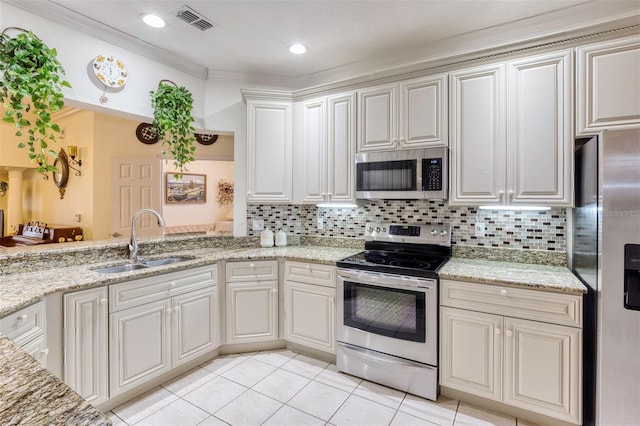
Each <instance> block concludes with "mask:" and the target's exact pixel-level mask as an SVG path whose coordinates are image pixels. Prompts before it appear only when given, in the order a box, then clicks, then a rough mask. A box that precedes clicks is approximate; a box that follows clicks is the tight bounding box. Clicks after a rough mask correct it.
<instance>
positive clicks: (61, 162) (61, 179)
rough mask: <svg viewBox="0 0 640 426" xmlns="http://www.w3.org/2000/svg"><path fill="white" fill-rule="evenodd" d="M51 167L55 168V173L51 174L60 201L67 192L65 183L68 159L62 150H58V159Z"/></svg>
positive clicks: (66, 181)
mask: <svg viewBox="0 0 640 426" xmlns="http://www.w3.org/2000/svg"><path fill="white" fill-rule="evenodd" d="M53 166H54V167H55V168H56V171H55V172H53V183H55V184H56V186H57V187H58V190H59V191H60V199H61V200H62V199H63V198H64V193H65V191H66V190H67V183H68V182H69V159H68V158H67V153H66V152H65V151H64V149H62V148H61V149H60V152H59V153H58V158H56V161H54V162H53Z"/></svg>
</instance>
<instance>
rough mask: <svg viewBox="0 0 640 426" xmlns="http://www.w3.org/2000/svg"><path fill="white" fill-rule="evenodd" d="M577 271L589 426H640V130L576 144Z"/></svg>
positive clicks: (574, 264)
mask: <svg viewBox="0 0 640 426" xmlns="http://www.w3.org/2000/svg"><path fill="white" fill-rule="evenodd" d="M575 160H576V161H575V168H576V176H575V188H576V194H575V195H576V197H575V200H576V208H575V209H574V214H573V234H572V235H573V249H572V262H571V263H572V269H573V271H574V273H575V274H576V275H577V276H578V277H579V278H580V279H581V280H582V281H583V283H584V284H585V285H586V286H587V287H588V289H589V292H588V293H587V295H586V296H585V299H584V302H585V303H584V322H583V325H584V358H583V368H584V377H583V379H584V380H583V384H584V404H583V406H584V415H583V418H584V424H596V425H600V426H623V425H634V426H637V425H638V424H640V130H620V131H607V132H603V133H601V134H600V135H598V136H594V137H593V138H591V139H588V140H578V141H576V152H575Z"/></svg>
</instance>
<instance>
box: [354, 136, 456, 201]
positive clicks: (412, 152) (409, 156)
mask: <svg viewBox="0 0 640 426" xmlns="http://www.w3.org/2000/svg"><path fill="white" fill-rule="evenodd" d="M448 160H449V152H448V148H447V147H437V148H424V149H409V150H403V151H384V152H363V153H360V154H356V198H359V199H369V200H372V199H405V200H416V199H431V200H446V199H447V193H448V175H449V167H448V164H449V161H448Z"/></svg>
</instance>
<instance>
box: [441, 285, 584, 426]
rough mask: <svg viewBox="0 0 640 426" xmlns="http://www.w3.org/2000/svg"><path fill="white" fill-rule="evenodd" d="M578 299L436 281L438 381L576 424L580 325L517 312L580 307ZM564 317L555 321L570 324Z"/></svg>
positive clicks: (579, 389) (579, 410)
mask: <svg viewBox="0 0 640 426" xmlns="http://www.w3.org/2000/svg"><path fill="white" fill-rule="evenodd" d="M472 287H479V288H481V289H482V290H481V291H480V292H477V291H476V290H475V289H472ZM466 292H468V294H467V295H466V296H465V293H466ZM491 292H494V295H493V299H492V298H491ZM527 292H529V293H527ZM536 293H537V294H536ZM541 295H542V296H543V297H541ZM529 296H532V298H529ZM567 296H568V297H569V298H567ZM555 297H558V299H559V300H558V301H554V300H553V299H554V298H555ZM545 298H546V299H548V300H547V301H546V302H545V300H544V299H545ZM572 298H573V299H572ZM534 300H535V302H534ZM580 300H581V298H580V296H573V295H565V294H554V293H545V292H540V291H535V290H522V289H509V290H507V289H504V288H501V287H499V286H492V285H486V284H474V283H464V282H457V281H446V280H442V282H441V304H442V305H444V306H441V308H440V359H441V361H440V363H441V373H440V384H441V385H442V386H446V387H449V388H452V389H456V390H459V391H463V392H467V393H470V394H473V395H477V396H481V397H484V398H487V399H491V400H495V401H499V402H502V403H505V404H509V405H512V406H516V407H519V408H522V409H525V410H528V411H532V412H536V413H539V414H543V415H546V416H549V417H554V418H557V419H561V420H564V421H568V422H571V423H576V424H580V423H581V421H582V405H581V404H582V402H581V401H582V396H581V394H582V379H581V377H582V330H581V328H580V327H579V326H567V325H560V324H553V323H547V322H543V321H539V320H535V321H532V320H529V319H523V318H522V317H527V316H528V315H527V311H528V310H531V311H536V314H537V315H541V314H542V315H544V313H545V311H546V310H548V311H549V312H555V313H567V314H568V313H570V312H571V311H572V310H574V308H575V307H576V304H577V305H578V308H579V307H580ZM447 304H448V305H454V306H456V307H450V306H447ZM483 305H484V306H483ZM520 306H522V308H521V312H520V313H518V312H517V311H518V309H520V308H519V307H520ZM558 306H565V309H564V310H560V309H556V307H558ZM460 307H464V308H466V309H461V308H460ZM469 308H473V309H474V310H470V309H469ZM478 310H479V311H480V312H478ZM507 312H508V313H509V315H514V316H507V315H505V313H507ZM578 313H580V312H578ZM518 315H519V316H521V318H516V317H515V316H518ZM569 316H572V315H567V318H565V319H564V320H562V319H559V320H557V321H561V322H571V321H572V319H571V318H569ZM552 321H553V320H552ZM578 321H579V320H578Z"/></svg>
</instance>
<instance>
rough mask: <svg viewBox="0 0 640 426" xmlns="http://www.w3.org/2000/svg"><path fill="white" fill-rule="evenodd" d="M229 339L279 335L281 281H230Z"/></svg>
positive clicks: (238, 340)
mask: <svg viewBox="0 0 640 426" xmlns="http://www.w3.org/2000/svg"><path fill="white" fill-rule="evenodd" d="M226 302H227V303H226V305H225V307H226V320H227V321H226V324H227V341H226V343H244V342H261V341H265V340H275V339H277V338H278V281H259V282H234V283H227V291H226Z"/></svg>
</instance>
